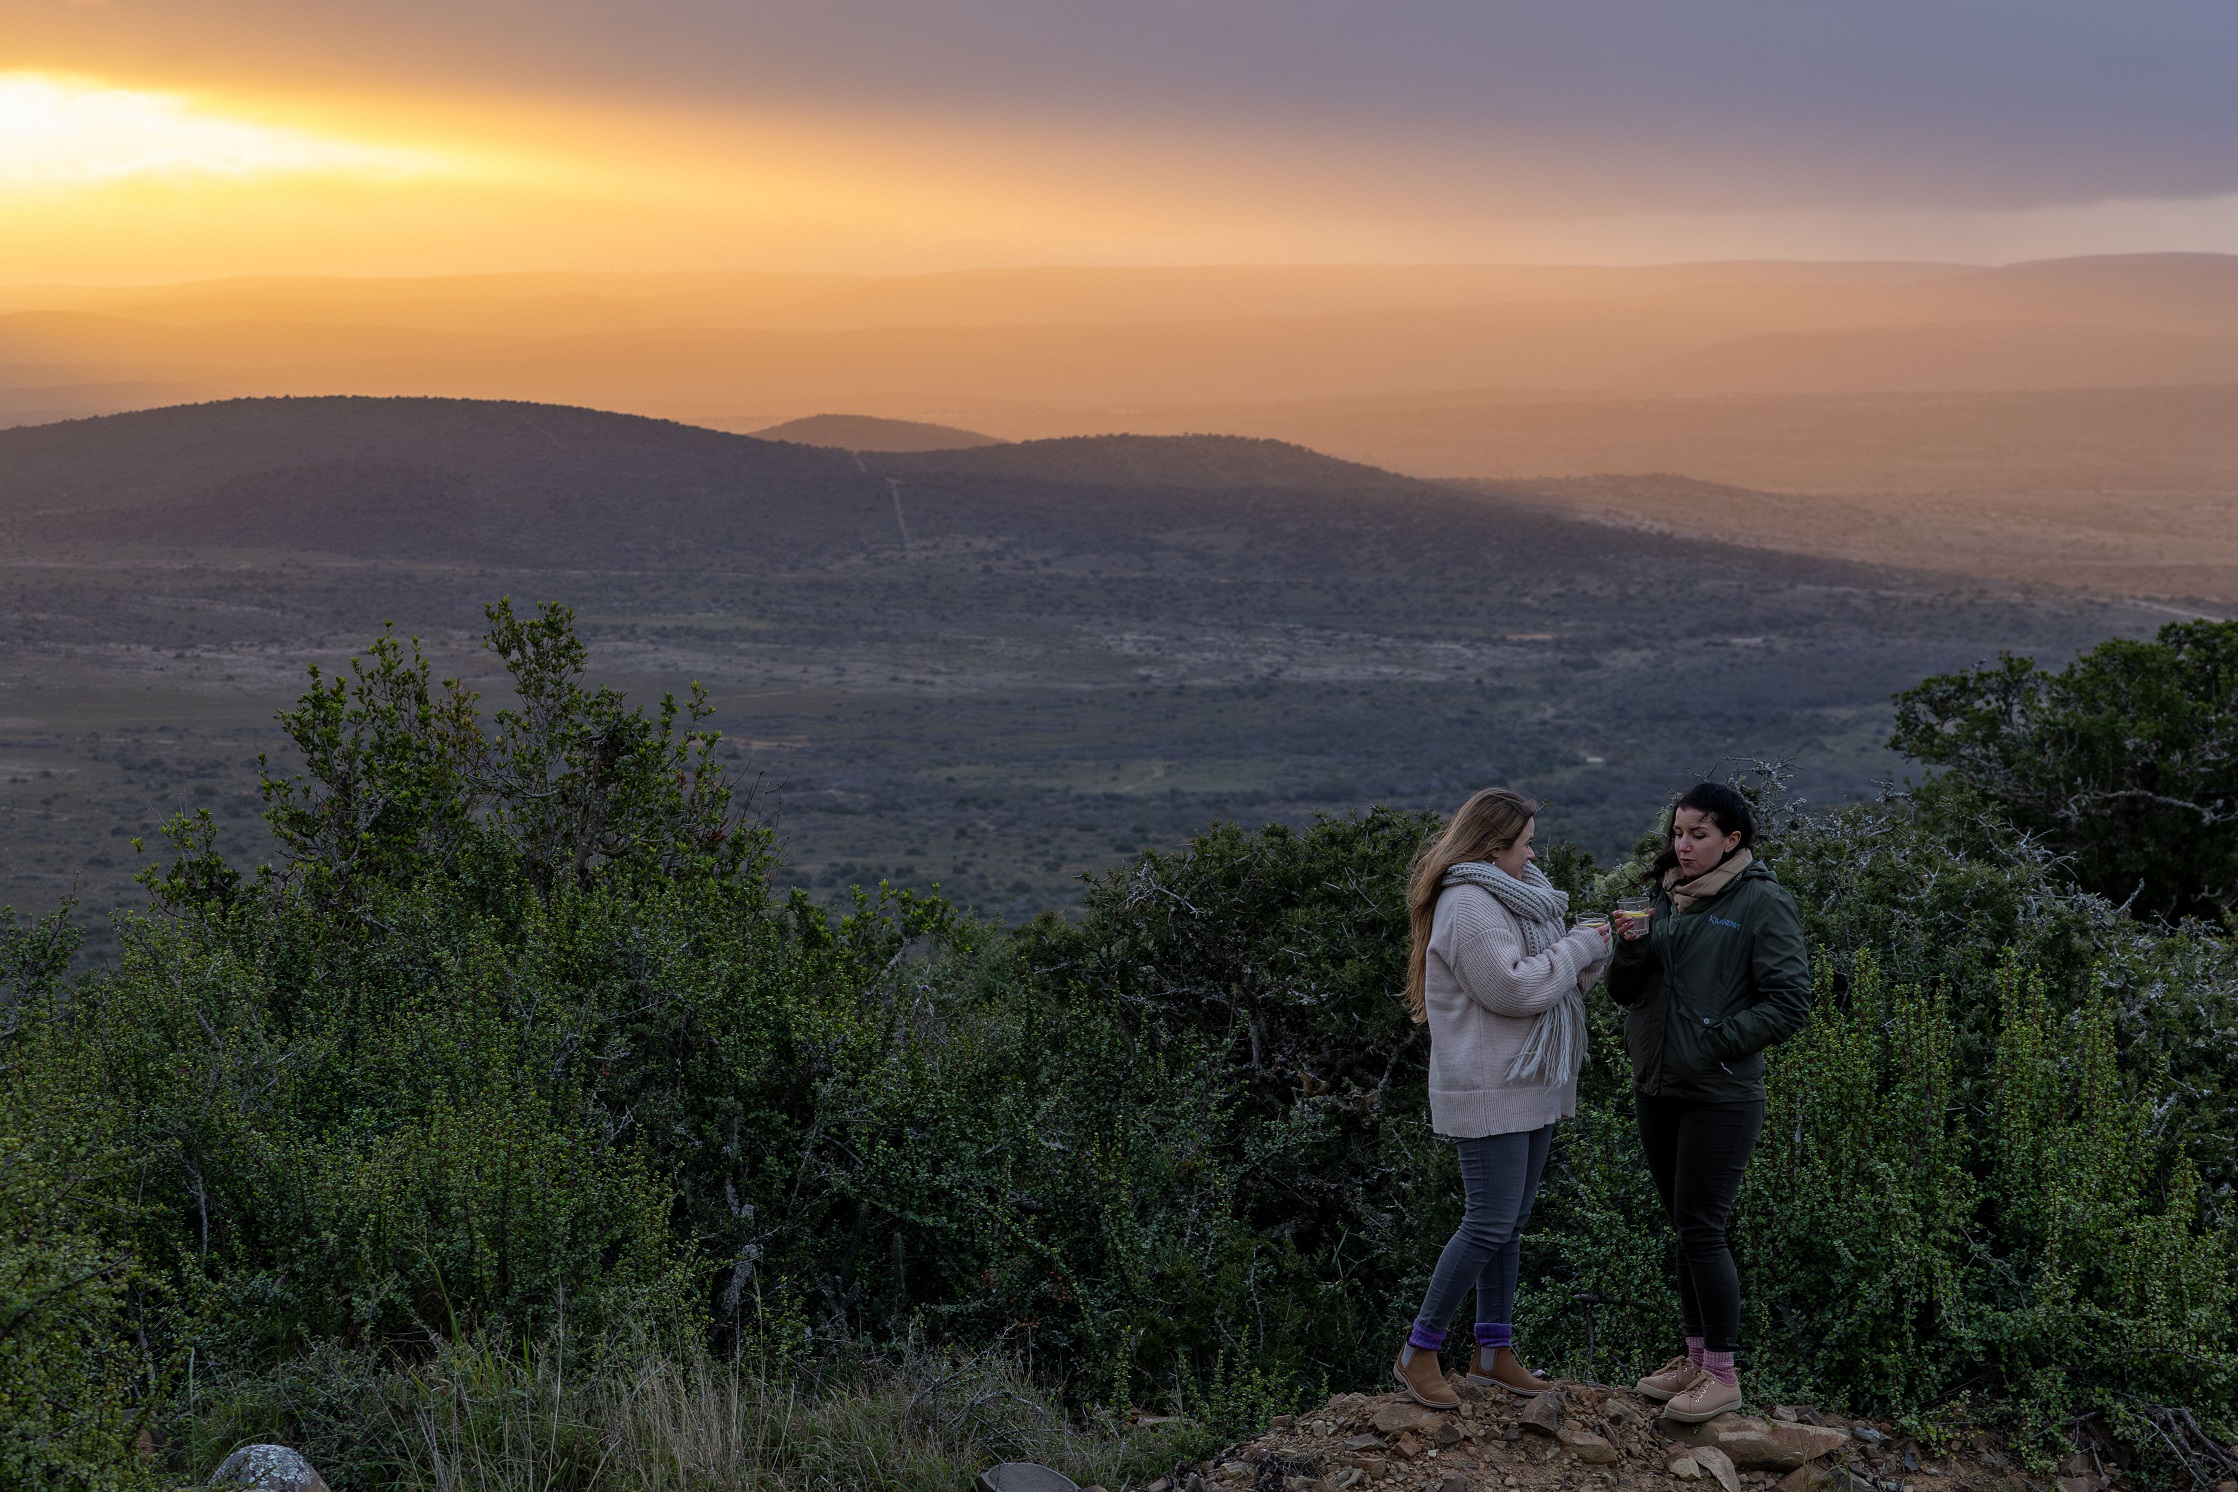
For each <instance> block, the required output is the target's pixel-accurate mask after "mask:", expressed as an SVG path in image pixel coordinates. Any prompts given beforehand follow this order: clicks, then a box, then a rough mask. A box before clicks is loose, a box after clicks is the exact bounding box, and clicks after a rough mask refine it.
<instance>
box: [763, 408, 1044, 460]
mask: <svg viewBox="0 0 2238 1492" xmlns="http://www.w3.org/2000/svg"><path fill="white" fill-rule="evenodd" d="M753 433H754V436H755V438H756V439H758V440H786V441H791V442H793V443H794V444H795V445H804V446H831V447H833V448H834V449H837V450H842V451H964V450H970V449H972V448H974V447H977V446H999V445H1002V444H1003V442H1002V441H1001V440H999V439H997V438H996V437H994V436H992V435H981V434H980V433H979V432H978V431H976V430H961V429H958V428H957V427H956V426H954V425H933V424H927V423H926V422H924V421H922V420H888V419H881V418H880V417H878V416H877V415H872V414H812V415H809V416H807V417H806V418H804V419H798V420H787V421H785V423H783V424H782V425H771V426H770V427H769V428H768V429H766V430H756V431H755V432H753Z"/></svg>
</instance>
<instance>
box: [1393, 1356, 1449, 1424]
mask: <svg viewBox="0 0 2238 1492" xmlns="http://www.w3.org/2000/svg"><path fill="white" fill-rule="evenodd" d="M1391 1376H1392V1377H1394V1378H1396V1379H1398V1380H1399V1387H1401V1388H1403V1389H1405V1390H1406V1391H1407V1397H1408V1398H1410V1399H1412V1400H1414V1402H1415V1403H1417V1404H1420V1405H1421V1406H1422V1407H1423V1408H1425V1409H1456V1408H1459V1407H1460V1404H1461V1396H1460V1395H1459V1394H1457V1393H1455V1392H1454V1391H1453V1389H1452V1387H1451V1386H1450V1385H1448V1384H1447V1383H1446V1381H1445V1369H1444V1368H1442V1367H1440V1366H1439V1364H1438V1355H1437V1354H1436V1353H1435V1352H1424V1351H1423V1350H1422V1349H1421V1348H1419V1347H1417V1346H1415V1345H1414V1344H1413V1343H1412V1342H1409V1343H1407V1344H1406V1345H1405V1346H1403V1347H1401V1348H1400V1349H1399V1360H1398V1361H1397V1362H1395V1363H1393V1364H1391Z"/></svg>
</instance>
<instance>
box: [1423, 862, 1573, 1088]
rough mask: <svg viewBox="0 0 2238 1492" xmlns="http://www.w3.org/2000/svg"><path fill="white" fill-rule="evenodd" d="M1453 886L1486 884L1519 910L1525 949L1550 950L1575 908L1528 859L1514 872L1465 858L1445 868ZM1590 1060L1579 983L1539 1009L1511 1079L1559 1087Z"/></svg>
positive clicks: (1510, 1068) (1503, 902)
mask: <svg viewBox="0 0 2238 1492" xmlns="http://www.w3.org/2000/svg"><path fill="white" fill-rule="evenodd" d="M1445 884H1446V885H1448V886H1480V887H1482V888H1483V889H1484V890H1486V891H1489V892H1491V893H1492V899H1493V900H1494V901H1497V902H1498V903H1499V904H1500V905H1501V906H1503V907H1506V908H1507V909H1508V910H1509V911H1510V912H1513V913H1514V914H1515V920H1516V921H1517V922H1518V923H1520V924H1521V925H1522V928H1523V952H1524V954H1525V955H1526V956H1532V957H1535V956H1537V955H1538V954H1541V953H1544V952H1546V950H1547V949H1549V948H1552V947H1553V946H1554V945H1555V944H1556V943H1557V942H1559V941H1561V938H1562V935H1563V927H1562V919H1563V918H1564V917H1566V916H1567V915H1568V914H1569V910H1570V898H1569V895H1568V893H1566V892H1563V891H1558V890H1556V889H1555V886H1554V883H1553V882H1552V881H1549V880H1548V879H1547V878H1546V872H1545V871H1543V870H1541V869H1539V868H1538V867H1537V866H1536V865H1532V864H1529V863H1528V862H1526V863H1525V865H1524V867H1523V874H1522V875H1521V876H1511V875H1509V874H1508V873H1507V872H1506V871H1504V870H1502V869H1500V867H1499V866H1497V865H1493V864H1490V863H1489V862H1486V861H1483V860H1464V861H1462V862H1461V863H1460V864H1459V865H1456V866H1454V867H1453V868H1452V869H1451V870H1448V871H1447V872H1446V873H1445ZM1584 1065H1585V997H1584V996H1583V995H1581V994H1579V993H1578V991H1577V987H1576V986H1575V985H1574V984H1573V985H1572V986H1571V987H1570V988H1569V989H1568V990H1566V991H1564V992H1563V995H1562V998H1561V999H1559V1000H1557V1001H1555V1002H1554V1004H1552V1005H1550V1006H1548V1007H1547V1008H1546V1009H1544V1010H1542V1011H1540V1012H1539V1014H1538V1018H1537V1019H1536V1020H1534V1021H1533V1022H1532V1023H1531V1034H1530V1035H1529V1036H1527V1037H1525V1038H1524V1040H1523V1048H1522V1050H1521V1051H1518V1052H1517V1053H1516V1054H1515V1060H1514V1061H1512V1062H1510V1063H1509V1064H1508V1072H1507V1077H1508V1081H1509V1082H1511V1083H1543V1084H1545V1085H1547V1086H1548V1087H1559V1086H1561V1085H1563V1084H1566V1083H1568V1082H1570V1081H1571V1080H1572V1079H1573V1078H1575V1077H1576V1076H1577V1072H1578V1069H1579V1068H1580V1067H1582V1066H1584Z"/></svg>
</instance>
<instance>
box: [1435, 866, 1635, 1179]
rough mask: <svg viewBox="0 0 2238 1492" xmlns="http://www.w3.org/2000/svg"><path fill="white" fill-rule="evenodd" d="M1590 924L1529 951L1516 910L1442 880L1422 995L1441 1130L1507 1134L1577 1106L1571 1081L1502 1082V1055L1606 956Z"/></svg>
mask: <svg viewBox="0 0 2238 1492" xmlns="http://www.w3.org/2000/svg"><path fill="white" fill-rule="evenodd" d="M1609 952H1610V950H1609V947H1608V945H1607V944H1606V943H1605V942H1604V941H1603V935H1602V934H1601V933H1599V932H1594V931H1590V930H1588V929H1585V928H1576V929H1573V930H1572V931H1571V932H1570V933H1569V934H1568V935H1567V936H1566V937H1563V938H1561V939H1560V940H1558V941H1557V942H1556V943H1555V944H1554V946H1553V947H1551V948H1549V949H1547V950H1546V951H1545V952H1544V953H1541V954H1538V955H1537V956H1535V957H1526V956H1525V955H1524V952H1523V928H1522V926H1521V924H1519V923H1518V922H1517V921H1516V918H1515V914H1514V913H1513V912H1510V911H1509V910H1508V909H1507V908H1506V907H1504V906H1501V905H1500V903H1499V902H1498V901H1497V900H1495V899H1494V898H1493V895H1492V893H1491V892H1489V891H1486V890H1485V889H1483V888H1482V887H1480V886H1448V887H1447V888H1446V889H1445V891H1444V892H1443V893H1442V894H1440V895H1439V897H1438V909H1437V912H1436V915H1435V917H1434V918H1433V920H1432V922H1431V924H1430V948H1429V957H1428V959H1427V960H1426V961H1425V965H1424V971H1423V984H1422V993H1423V1002H1424V1004H1425V1005H1426V1006H1427V1007H1428V1009H1429V1017H1430V1122H1431V1125H1432V1127H1433V1128H1435V1129H1436V1130H1437V1132H1438V1133H1439V1134H1441V1135H1444V1136H1446V1137H1448V1138H1449V1139H1456V1140H1473V1139H1477V1138H1480V1137H1481V1136H1484V1135H1502V1134H1513V1133H1515V1132H1517V1131H1519V1130H1532V1129H1538V1128H1541V1127H1542V1126H1544V1125H1548V1124H1552V1123H1553V1122H1554V1121H1555V1120H1557V1119H1568V1118H1572V1117H1574V1116H1575V1115H1576V1114H1577V1081H1576V1079H1574V1078H1573V1079H1571V1080H1570V1081H1569V1082H1567V1083H1564V1084H1562V1085H1561V1086H1560V1087H1549V1086H1547V1085H1546V1084H1543V1083H1511V1082H1509V1081H1508V1078H1507V1070H1508V1064H1509V1063H1511V1062H1513V1061H1514V1060H1515V1054H1516V1053H1517V1052H1518V1051H1520V1050H1522V1047H1523V1043H1524V1041H1525V1039H1526V1038H1528V1037H1529V1036H1530V1034H1531V1022H1532V1019H1533V1018H1534V1017H1536V1016H1537V1015H1538V1013H1539V1012H1540V1011H1542V1010H1544V1009H1546V1008H1547V1007H1548V1006H1549V1005H1552V1004H1553V1003H1554V1002H1555V1001H1556V1000H1557V999H1559V998H1561V995H1562V992H1563V991H1564V990H1566V989H1575V990H1577V991H1578V992H1579V993H1580V994H1582V993H1584V992H1585V991H1586V990H1588V989H1590V988H1592V986H1593V981H1594V980H1596V979H1598V978H1600V977H1601V971H1602V969H1604V968H1605V967H1607V965H1608V961H1609Z"/></svg>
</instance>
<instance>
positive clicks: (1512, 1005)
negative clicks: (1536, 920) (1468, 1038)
mask: <svg viewBox="0 0 2238 1492" xmlns="http://www.w3.org/2000/svg"><path fill="white" fill-rule="evenodd" d="M1447 894H1448V896H1449V897H1450V898H1451V902H1452V918H1453V921H1452V931H1451V932H1450V933H1449V934H1448V935H1447V937H1446V940H1445V947H1444V948H1443V949H1442V950H1440V951H1441V952H1443V954H1444V955H1445V961H1446V966H1447V967H1448V968H1450V969H1451V970H1452V971H1453V978H1454V982H1455V983H1457V984H1459V985H1460V986H1461V989H1462V992H1463V993H1465V994H1467V995H1468V997H1469V998H1470V999H1472V1000H1474V1001H1475V1002H1476V1003H1477V1004H1479V1005H1481V1006H1483V1007H1484V1008H1485V1009H1486V1010H1489V1011H1491V1012H1492V1013H1493V1014H1494V1015H1505V1016H1531V1015H1537V1014H1538V1013H1539V1012H1540V1011H1542V1010H1545V1009H1547V1008H1548V1007H1550V1006H1552V1005H1554V1004H1555V1003H1556V1002H1557V1001H1559V1000H1560V999H1561V998H1562V997H1563V996H1564V995H1566V994H1568V993H1569V992H1570V991H1571V990H1573V989H1575V988H1577V977H1578V970H1579V969H1581V968H1582V967H1584V966H1585V965H1586V964H1587V963H1588V962H1589V961H1590V960H1591V958H1592V956H1593V954H1594V953H1595V952H1598V951H1599V943H1600V940H1599V939H1598V938H1594V937H1593V935H1592V934H1591V933H1587V932H1584V931H1582V930H1581V931H1577V932H1572V933H1571V934H1570V935H1569V936H1567V937H1564V938H1562V939H1560V940H1558V941H1557V942H1556V943H1555V944H1554V946H1553V947H1551V948H1549V949H1547V950H1546V951H1545V952H1544V953H1539V954H1526V953H1524V951H1523V935H1522V932H1521V930H1520V929H1519V928H1517V926H1516V925H1515V922H1514V920H1513V919H1512V918H1510V917H1508V916H1507V915H1506V914H1504V913H1503V912H1501V911H1500V910H1499V908H1498V904H1497V903H1495V902H1494V901H1493V900H1492V898H1491V896H1490V895H1489V894H1487V893H1485V892H1481V891H1477V890H1475V889H1473V888H1469V887H1460V888H1456V889H1455V890H1454V891H1452V892H1449V893H1447ZM1588 938H1592V939H1593V944H1594V946H1593V948H1591V949H1588V948H1587V946H1586V939H1588Z"/></svg>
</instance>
